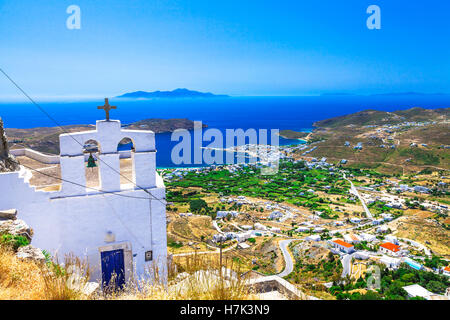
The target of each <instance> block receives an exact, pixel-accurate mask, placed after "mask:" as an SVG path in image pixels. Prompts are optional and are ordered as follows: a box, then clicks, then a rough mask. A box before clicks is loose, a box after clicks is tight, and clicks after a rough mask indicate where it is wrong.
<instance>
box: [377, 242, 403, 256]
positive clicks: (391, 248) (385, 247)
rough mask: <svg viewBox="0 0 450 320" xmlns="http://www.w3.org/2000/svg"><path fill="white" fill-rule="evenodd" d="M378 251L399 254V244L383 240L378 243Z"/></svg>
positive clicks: (393, 254)
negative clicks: (381, 242) (383, 241)
mask: <svg viewBox="0 0 450 320" xmlns="http://www.w3.org/2000/svg"><path fill="white" fill-rule="evenodd" d="M380 251H381V252H382V253H385V254H387V255H390V256H394V257H396V256H399V255H400V246H398V245H396V244H393V243H392V242H385V243H383V244H381V245H380Z"/></svg>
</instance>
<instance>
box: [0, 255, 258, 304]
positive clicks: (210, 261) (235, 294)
mask: <svg viewBox="0 0 450 320" xmlns="http://www.w3.org/2000/svg"><path fill="white" fill-rule="evenodd" d="M179 260H180V261H179V262H177V263H176V264H175V263H171V264H169V267H168V270H167V274H168V279H169V281H168V283H164V281H162V279H161V278H159V276H158V275H160V274H161V272H160V270H158V268H157V267H153V268H151V269H149V270H147V272H148V274H149V277H146V279H145V280H144V279H143V280H138V281H129V282H128V283H126V285H125V287H124V288H123V289H121V290H109V291H108V293H107V294H104V293H102V292H100V291H96V292H94V293H93V294H91V295H90V296H87V295H86V294H84V293H83V288H85V287H86V285H87V281H88V280H87V279H89V266H88V265H87V264H86V263H85V262H84V261H82V260H80V259H79V258H77V257H75V256H73V255H69V256H66V257H65V259H64V263H63V265H64V267H63V266H62V265H60V264H58V261H56V260H55V261H54V262H53V263H47V264H46V263H37V262H35V261H28V260H21V259H19V258H17V257H16V255H15V253H14V252H13V251H12V250H10V249H8V248H5V247H0V300H84V299H95V300H100V299H101V300H103V299H106V300H128V299H132V300H179V299H188V300H244V299H257V296H256V295H254V294H252V292H251V290H250V289H249V288H248V286H247V277H246V276H241V272H240V270H239V265H236V264H235V263H234V262H233V260H232V259H227V258H225V257H224V258H223V267H222V268H220V267H219V266H220V261H219V257H218V255H212V256H207V255H192V256H186V257H183V258H181V259H179ZM150 279H153V280H150Z"/></svg>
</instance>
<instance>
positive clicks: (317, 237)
mask: <svg viewBox="0 0 450 320" xmlns="http://www.w3.org/2000/svg"><path fill="white" fill-rule="evenodd" d="M320 239H321V237H320V235H318V234H313V235H310V236H307V237H306V238H305V240H307V241H320Z"/></svg>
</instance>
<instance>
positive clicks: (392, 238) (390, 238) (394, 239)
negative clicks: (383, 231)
mask: <svg viewBox="0 0 450 320" xmlns="http://www.w3.org/2000/svg"><path fill="white" fill-rule="evenodd" d="M384 241H385V242H391V243H393V244H396V245H398V244H399V242H398V239H397V237H396V236H393V235H387V236H385V237H384Z"/></svg>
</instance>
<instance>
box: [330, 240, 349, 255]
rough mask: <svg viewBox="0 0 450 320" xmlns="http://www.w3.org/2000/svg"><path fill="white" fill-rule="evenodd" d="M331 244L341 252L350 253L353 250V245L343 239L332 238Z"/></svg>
mask: <svg viewBox="0 0 450 320" xmlns="http://www.w3.org/2000/svg"><path fill="white" fill-rule="evenodd" d="M332 244H333V246H334V247H335V248H336V249H338V250H339V251H341V252H345V253H352V252H354V251H355V247H354V246H353V245H352V244H350V243H348V242H345V241H344V240H341V239H335V240H333V241H332Z"/></svg>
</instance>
